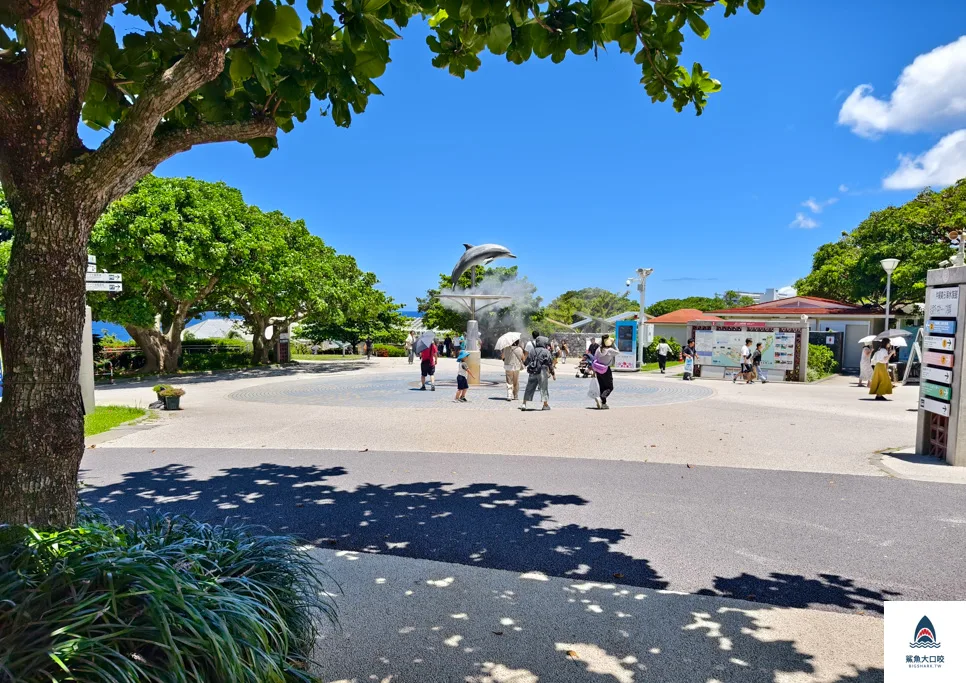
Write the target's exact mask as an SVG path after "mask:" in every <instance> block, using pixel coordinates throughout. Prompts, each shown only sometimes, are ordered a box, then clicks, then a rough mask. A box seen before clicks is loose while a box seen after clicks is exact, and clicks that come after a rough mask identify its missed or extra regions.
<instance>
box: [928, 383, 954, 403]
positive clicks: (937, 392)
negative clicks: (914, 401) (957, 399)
mask: <svg viewBox="0 0 966 683" xmlns="http://www.w3.org/2000/svg"><path fill="white" fill-rule="evenodd" d="M922 393H923V394H925V395H926V396H931V397H933V398H938V399H942V400H943V401H951V400H952V398H953V390H952V387H946V386H943V385H942V384H933V383H932V382H923V384H922Z"/></svg>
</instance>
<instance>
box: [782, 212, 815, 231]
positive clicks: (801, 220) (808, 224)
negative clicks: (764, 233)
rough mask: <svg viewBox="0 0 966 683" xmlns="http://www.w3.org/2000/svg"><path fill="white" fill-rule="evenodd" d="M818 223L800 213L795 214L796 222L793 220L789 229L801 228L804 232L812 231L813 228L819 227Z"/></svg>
mask: <svg viewBox="0 0 966 683" xmlns="http://www.w3.org/2000/svg"><path fill="white" fill-rule="evenodd" d="M818 225H819V224H818V221H815V220H813V219H811V218H809V217H808V216H806V215H805V214H804V213H802V212H801V211H799V212H798V213H796V214H795V220H793V221H792V222H791V223H790V224H789V226H788V227H790V228H801V229H802V230H811V229H812V228H817V227H818Z"/></svg>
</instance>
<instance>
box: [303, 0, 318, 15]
mask: <svg viewBox="0 0 966 683" xmlns="http://www.w3.org/2000/svg"><path fill="white" fill-rule="evenodd" d="M306 4H307V6H308V9H309V12H311V13H312V14H321V12H322V0H308V2H307V3H306Z"/></svg>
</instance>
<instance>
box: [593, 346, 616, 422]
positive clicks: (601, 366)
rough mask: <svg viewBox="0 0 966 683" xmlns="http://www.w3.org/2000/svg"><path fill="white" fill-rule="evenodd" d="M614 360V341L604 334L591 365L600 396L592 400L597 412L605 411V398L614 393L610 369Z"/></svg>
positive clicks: (612, 373)
mask: <svg viewBox="0 0 966 683" xmlns="http://www.w3.org/2000/svg"><path fill="white" fill-rule="evenodd" d="M615 360H617V349H615V348H614V340H613V339H612V338H611V337H610V336H609V335H606V334H605V335H604V336H603V338H602V339H601V340H600V348H598V349H597V352H596V353H594V362H593V364H592V367H593V368H594V375H595V376H596V378H597V386H598V387H600V396H599V397H597V398H594V402H595V403H596V404H597V408H598V409H599V410H607V397H608V396H610V395H611V392H612V391H614V372H613V370H611V368H612V367H613V365H614V361H615ZM602 370H603V371H602Z"/></svg>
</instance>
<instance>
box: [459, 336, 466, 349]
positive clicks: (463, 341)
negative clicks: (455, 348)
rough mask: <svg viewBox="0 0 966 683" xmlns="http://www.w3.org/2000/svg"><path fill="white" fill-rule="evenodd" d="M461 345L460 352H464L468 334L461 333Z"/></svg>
mask: <svg viewBox="0 0 966 683" xmlns="http://www.w3.org/2000/svg"><path fill="white" fill-rule="evenodd" d="M459 345H460V353H462V352H463V351H466V335H465V334H461V335H460V340H459Z"/></svg>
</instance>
